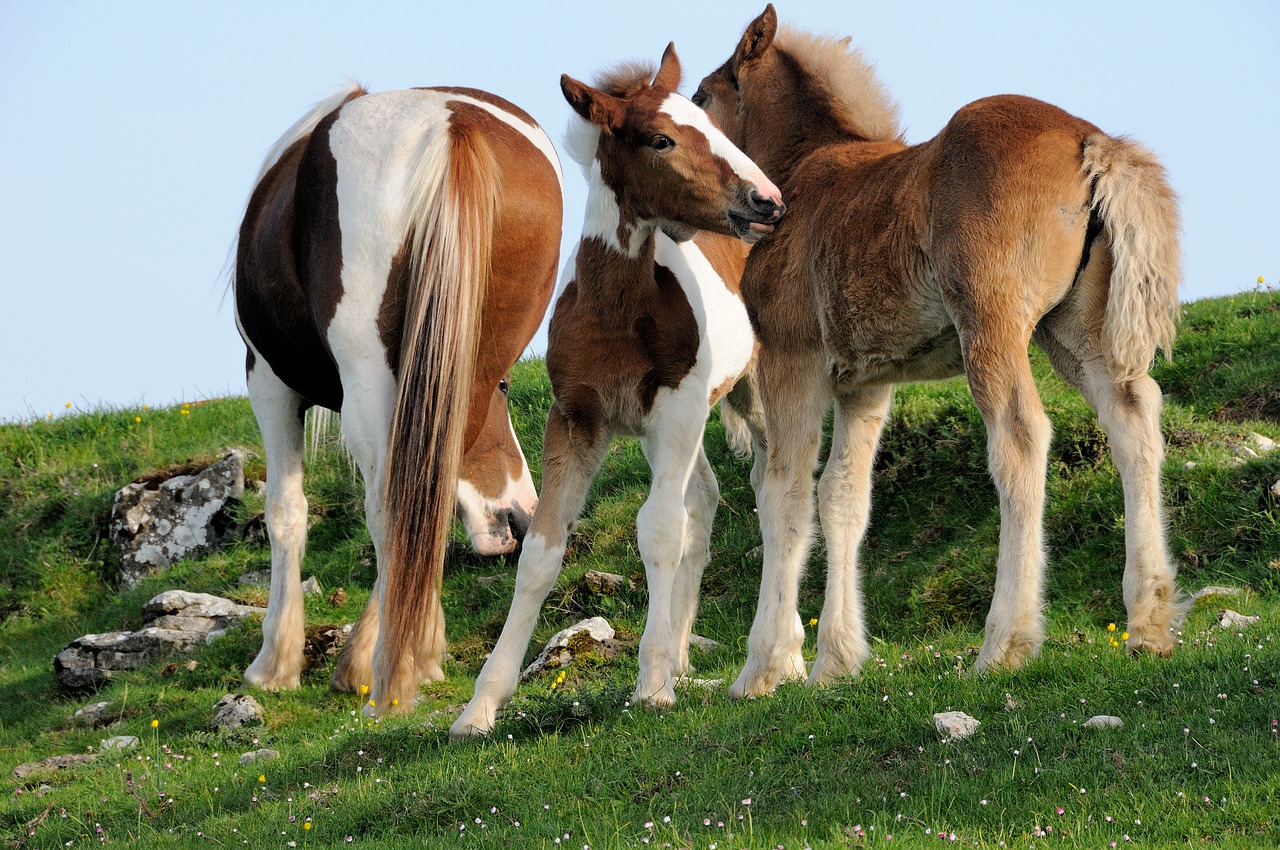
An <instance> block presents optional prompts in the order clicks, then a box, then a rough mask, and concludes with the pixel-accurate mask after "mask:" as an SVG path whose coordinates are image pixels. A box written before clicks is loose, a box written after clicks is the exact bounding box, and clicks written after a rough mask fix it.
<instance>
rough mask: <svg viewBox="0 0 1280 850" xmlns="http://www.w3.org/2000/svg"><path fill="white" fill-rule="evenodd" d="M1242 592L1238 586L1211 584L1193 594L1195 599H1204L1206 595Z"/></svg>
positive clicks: (1228, 594) (1225, 594) (1231, 594)
mask: <svg viewBox="0 0 1280 850" xmlns="http://www.w3.org/2000/svg"><path fill="white" fill-rule="evenodd" d="M1239 592H1240V588H1238V587H1223V586H1222V585H1220V584H1211V585H1209V586H1208V587H1202V588H1200V589H1199V590H1197V591H1196V592H1195V593H1193V594H1191V598H1192V599H1194V600H1200V599H1203V598H1204V597H1206V596H1235V595H1236V594H1238V593H1239Z"/></svg>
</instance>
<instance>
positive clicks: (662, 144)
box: [649, 133, 676, 151]
mask: <svg viewBox="0 0 1280 850" xmlns="http://www.w3.org/2000/svg"><path fill="white" fill-rule="evenodd" d="M675 146H676V143H675V142H673V141H671V139H670V138H669V137H667V136H664V135H662V134H661V133H659V134H658V135H656V136H654V137H653V138H652V139H650V140H649V147H651V148H653V149H654V150H655V151H669V150H671V149H672V148H674V147H675Z"/></svg>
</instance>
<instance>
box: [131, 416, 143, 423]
mask: <svg viewBox="0 0 1280 850" xmlns="http://www.w3.org/2000/svg"><path fill="white" fill-rule="evenodd" d="M133 421H134V422H141V421H142V417H141V416H135V417H133Z"/></svg>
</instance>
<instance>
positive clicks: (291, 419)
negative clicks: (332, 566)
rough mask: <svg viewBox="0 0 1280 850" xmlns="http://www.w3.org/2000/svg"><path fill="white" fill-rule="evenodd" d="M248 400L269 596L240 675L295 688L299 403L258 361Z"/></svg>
mask: <svg viewBox="0 0 1280 850" xmlns="http://www.w3.org/2000/svg"><path fill="white" fill-rule="evenodd" d="M248 379H249V398H250V400H251V401H252V403H253V412H254V415H255V416H256V417H257V419H258V427H259V429H260V430H261V431H262V445H263V448H264V449H265V451H266V456H267V505H266V519H267V535H268V536H269V538H270V540H271V595H270V597H269V598H268V600H267V616H266V618H265V619H263V621H262V650H261V651H260V652H259V653H258V657H257V658H255V659H254V661H253V663H252V664H250V665H249V669H247V670H246V671H245V674H244V680H245V682H246V683H248V684H250V685H256V686H257V687H260V688H267V689H269V690H274V689H277V688H296V687H298V681H299V678H300V676H301V675H302V645H303V641H304V634H303V625H304V624H303V609H302V579H301V570H302V553H303V550H304V549H305V548H306V544H307V498H306V496H305V495H304V494H303V491H302V440H303V428H302V417H303V412H304V410H305V406H304V402H303V400H302V397H301V396H300V395H298V394H297V393H296V392H294V391H293V390H291V389H289V388H288V387H287V386H285V384H284V383H283V382H282V381H281V380H280V379H279V378H278V377H276V374H275V373H274V372H272V371H271V367H270V366H268V365H267V362H266V361H265V360H263V359H262V358H261V357H258V358H257V359H256V361H255V363H254V367H253V370H252V371H251V372H249V375H248Z"/></svg>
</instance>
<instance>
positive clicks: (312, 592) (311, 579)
mask: <svg viewBox="0 0 1280 850" xmlns="http://www.w3.org/2000/svg"><path fill="white" fill-rule="evenodd" d="M320 592H321V591H320V582H319V580H318V579H316V577H315V576H307V580H306V581H304V582H303V583H302V595H303V596H319V595H320Z"/></svg>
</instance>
